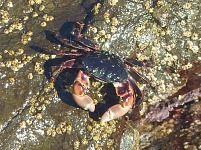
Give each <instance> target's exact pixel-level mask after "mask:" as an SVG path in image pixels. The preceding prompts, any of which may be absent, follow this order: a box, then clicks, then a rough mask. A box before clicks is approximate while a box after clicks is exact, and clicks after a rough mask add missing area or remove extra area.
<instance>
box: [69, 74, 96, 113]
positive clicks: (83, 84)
mask: <svg viewBox="0 0 201 150" xmlns="http://www.w3.org/2000/svg"><path fill="white" fill-rule="evenodd" d="M89 84H90V81H89V77H88V76H87V75H85V74H84V73H83V72H82V71H81V70H80V71H79V73H78V75H77V78H76V80H75V81H74V85H73V94H72V96H73V99H74V101H75V102H76V103H77V104H78V105H79V106H80V107H82V108H83V109H85V110H89V111H91V112H94V110H95V105H94V103H93V100H92V99H91V97H89V96H88V95H85V90H86V88H88V87H89Z"/></svg>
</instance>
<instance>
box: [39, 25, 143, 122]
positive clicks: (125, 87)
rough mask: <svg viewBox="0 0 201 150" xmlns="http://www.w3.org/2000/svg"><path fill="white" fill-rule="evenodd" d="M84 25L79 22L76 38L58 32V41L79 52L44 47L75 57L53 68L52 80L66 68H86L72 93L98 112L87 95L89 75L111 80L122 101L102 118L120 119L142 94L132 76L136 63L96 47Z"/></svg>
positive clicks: (76, 28)
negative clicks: (68, 37) (84, 29)
mask: <svg viewBox="0 0 201 150" xmlns="http://www.w3.org/2000/svg"><path fill="white" fill-rule="evenodd" d="M82 27H83V24H81V23H77V24H76V26H75V28H74V30H73V31H72V36H73V39H67V38H63V37H61V36H60V35H55V37H56V38H57V40H58V41H60V42H61V43H62V44H64V45H65V46H67V47H72V48H75V49H77V50H78V51H77V52H74V53H72V52H68V51H64V50H60V51H57V50H52V49H48V48H43V50H45V51H47V52H49V53H51V54H56V55H60V56H64V55H69V56H73V59H70V60H66V61H65V62H63V63H62V64H60V65H59V66H58V67H57V68H56V69H55V70H54V72H53V75H52V81H53V82H54V81H55V79H56V78H57V76H58V75H59V74H60V73H61V72H62V71H63V70H64V69H65V68H82V70H84V71H82V70H80V71H79V73H78V75H77V77H76V79H75V81H74V84H73V93H72V96H73V99H74V101H75V102H76V103H77V104H78V105H79V106H80V107H82V108H83V109H85V110H89V111H91V112H94V111H95V104H94V103H93V100H92V98H91V97H90V96H88V95H86V94H85V92H86V89H87V88H89V86H90V80H89V78H90V76H92V77H93V78H94V79H96V80H98V81H100V82H104V83H112V84H113V85H114V87H115V91H116V94H117V95H118V96H119V97H120V100H121V101H122V103H119V104H115V105H113V106H111V107H110V108H109V109H108V110H107V111H106V112H105V113H104V114H103V115H102V117H101V121H102V122H106V121H110V120H112V119H115V118H119V117H121V116H123V115H125V114H126V113H127V112H128V111H129V109H130V108H131V107H132V105H133V103H135V100H136V98H139V99H140V98H142V93H141V91H140V89H139V87H138V86H137V84H136V82H135V80H134V79H133V77H132V74H133V73H134V74H138V73H137V72H136V71H135V70H134V69H133V68H132V66H133V65H134V63H133V62H132V61H131V60H129V59H124V60H122V59H120V58H119V57H118V56H117V55H114V54H110V53H109V52H106V51H100V50H97V48H96V46H95V45H94V44H93V43H92V42H90V41H89V40H87V39H85V38H84V37H83V36H82V34H81V29H82Z"/></svg>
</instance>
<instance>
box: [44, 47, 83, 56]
mask: <svg viewBox="0 0 201 150" xmlns="http://www.w3.org/2000/svg"><path fill="white" fill-rule="evenodd" d="M41 49H42V50H43V51H45V52H47V53H50V54H54V55H58V56H82V55H83V54H81V53H77V52H76V53H69V52H68V51H65V50H55V49H50V48H47V47H41Z"/></svg>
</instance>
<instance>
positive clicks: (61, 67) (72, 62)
mask: <svg viewBox="0 0 201 150" xmlns="http://www.w3.org/2000/svg"><path fill="white" fill-rule="evenodd" d="M74 66H75V67H76V68H78V67H79V66H81V64H80V63H79V62H76V59H70V60H67V61H65V62H63V63H62V64H61V65H59V66H58V67H57V68H56V69H55V70H54V72H53V74H52V78H51V82H53V83H54V82H55V79H56V78H57V77H58V75H59V74H60V73H61V72H62V71H63V70H64V69H66V68H72V67H74Z"/></svg>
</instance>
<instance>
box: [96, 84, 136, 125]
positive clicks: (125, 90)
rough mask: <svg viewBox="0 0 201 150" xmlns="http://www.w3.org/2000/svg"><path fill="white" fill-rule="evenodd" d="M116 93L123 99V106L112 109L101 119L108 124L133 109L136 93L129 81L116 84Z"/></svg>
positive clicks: (119, 105)
mask: <svg viewBox="0 0 201 150" xmlns="http://www.w3.org/2000/svg"><path fill="white" fill-rule="evenodd" d="M114 87H115V89H116V93H117V95H118V96H120V98H121V99H122V101H123V102H122V104H116V105H113V106H112V107H110V108H109V109H108V110H107V111H106V112H105V113H104V114H103V116H102V117H101V120H100V121H101V122H107V121H110V120H113V119H116V118H119V117H121V116H123V115H125V114H126V113H127V112H128V111H129V110H130V108H131V107H132V104H133V101H134V95H133V94H134V91H133V88H132V87H131V84H130V82H129V81H127V82H123V83H114Z"/></svg>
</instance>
